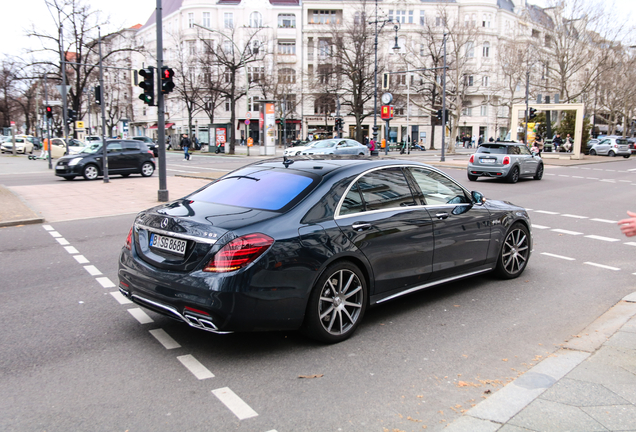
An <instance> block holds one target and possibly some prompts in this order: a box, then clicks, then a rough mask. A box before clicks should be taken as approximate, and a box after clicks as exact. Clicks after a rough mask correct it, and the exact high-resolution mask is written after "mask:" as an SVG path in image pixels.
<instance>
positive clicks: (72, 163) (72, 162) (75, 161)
mask: <svg viewBox="0 0 636 432" xmlns="http://www.w3.org/2000/svg"><path fill="white" fill-rule="evenodd" d="M81 160H82V158H81V157H78V158H74V159H71V161H70V162H69V163H68V166H75V165H77V164H78V163H79V161H81Z"/></svg>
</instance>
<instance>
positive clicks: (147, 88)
mask: <svg viewBox="0 0 636 432" xmlns="http://www.w3.org/2000/svg"><path fill="white" fill-rule="evenodd" d="M139 75H141V76H142V77H143V78H144V80H143V81H142V82H140V83H139V87H141V88H142V89H143V90H144V92H143V94H140V95H139V99H141V100H142V101H144V103H145V104H147V105H148V106H155V82H154V78H155V68H154V67H152V66H150V67H147V68H145V69H140V70H139Z"/></svg>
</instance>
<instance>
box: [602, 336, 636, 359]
mask: <svg viewBox="0 0 636 432" xmlns="http://www.w3.org/2000/svg"><path fill="white" fill-rule="evenodd" d="M605 346H611V347H615V348H623V349H626V350H630V351H632V356H633V357H636V355H635V354H636V333H631V332H624V331H619V332H616V333H615V334H614V336H612V337H611V338H609V340H608V341H607V342H605Z"/></svg>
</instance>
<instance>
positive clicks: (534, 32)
mask: <svg viewBox="0 0 636 432" xmlns="http://www.w3.org/2000/svg"><path fill="white" fill-rule="evenodd" d="M532 37H533V38H537V39H538V38H539V30H535V29H532Z"/></svg>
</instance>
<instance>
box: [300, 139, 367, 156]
mask: <svg viewBox="0 0 636 432" xmlns="http://www.w3.org/2000/svg"><path fill="white" fill-rule="evenodd" d="M302 154H303V155H358V156H369V148H368V147H367V146H365V145H363V144H360V143H359V142H358V141H354V140H352V139H343V138H332V139H326V140H321V141H318V142H316V143H315V144H313V145H312V146H311V147H310V148H308V149H306V150H303V152H302Z"/></svg>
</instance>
